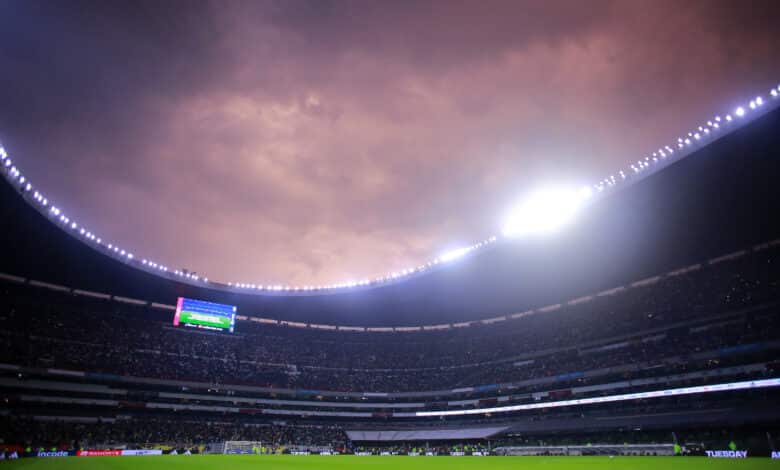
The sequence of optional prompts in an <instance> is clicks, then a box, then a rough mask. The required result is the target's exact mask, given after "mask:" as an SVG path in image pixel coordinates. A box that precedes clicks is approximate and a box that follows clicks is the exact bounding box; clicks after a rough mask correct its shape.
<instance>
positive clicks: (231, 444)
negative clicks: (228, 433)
mask: <svg viewBox="0 0 780 470" xmlns="http://www.w3.org/2000/svg"><path fill="white" fill-rule="evenodd" d="M262 447H263V445H262V443H261V442H260V441H225V447H224V450H223V451H222V452H223V453H225V454H259V453H260V449H261V448H262Z"/></svg>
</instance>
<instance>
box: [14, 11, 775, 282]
mask: <svg viewBox="0 0 780 470" xmlns="http://www.w3.org/2000/svg"><path fill="white" fill-rule="evenodd" d="M778 20H780V2H777V1H767V2H759V1H744V2H736V1H701V2H698V1H688V0H686V1H678V2H668V1H657V0H653V1H634V0H622V1H614V2H610V1H603V2H602V1H557V2H556V1H539V2H537V1H530V2H529V1H520V0H513V1H506V2H502V1H485V0H479V1H477V0H473V1H454V0H453V1H443V0H442V1H431V2H429V1H384V2H375V1H368V0H359V1H346V0H345V1H326V0H312V1H292V0H290V1H268V2H261V1H251V2H250V1H246V2H241V1H227V0H223V1H215V2H202V1H194V0H193V1H153V2H135V1H134V2H130V1H127V2H121V1H108V2H106V1H98V2H94V3H91V2H77V1H61V0H55V1H51V2H39V1H30V0H24V1H15V0H4V1H1V2H0V85H1V86H0V140H2V143H3V144H4V145H5V147H6V149H7V150H8V152H9V154H10V155H11V156H12V158H13V159H14V161H15V162H16V163H17V164H18V165H19V168H20V169H21V170H22V172H23V173H24V174H25V175H26V176H28V177H29V178H30V179H31V180H32V182H33V183H34V184H35V185H36V187H37V188H39V189H41V190H43V191H44V192H45V193H46V195H47V196H48V197H49V199H50V200H52V201H55V202H56V203H57V205H58V207H60V208H62V209H63V210H64V211H66V212H67V213H68V214H70V215H71V216H72V217H73V218H75V219H76V220H78V221H79V222H80V223H81V225H82V226H85V227H87V228H88V229H90V230H92V231H94V232H95V233H97V234H99V235H100V236H101V237H102V238H103V239H104V240H111V241H115V242H117V243H119V244H120V245H121V246H122V247H125V248H127V249H129V250H131V251H132V252H133V253H136V255H137V257H146V258H151V259H155V260H157V261H158V262H161V263H165V264H166V265H168V266H170V267H171V268H172V269H178V268H188V269H191V270H194V271H197V272H199V273H201V274H203V275H207V276H208V277H210V278H211V279H215V280H221V281H225V282H227V281H234V282H235V281H241V282H254V283H262V284H272V283H288V284H300V285H305V284H311V285H316V284H321V283H331V282H340V281H346V280H350V279H363V278H367V277H375V276H378V275H383V274H386V273H388V272H390V271H394V270H400V269H403V268H406V267H411V266H415V265H417V264H419V263H420V262H422V261H426V260H428V259H430V258H433V257H435V256H437V255H439V254H441V253H442V252H443V251H446V250H447V249H451V248H455V247H458V246H462V245H464V244H467V243H472V242H474V241H477V240H480V239H483V238H486V237H488V236H490V235H493V234H495V233H498V232H499V231H500V226H501V220H502V216H503V214H505V213H506V210H507V209H508V208H509V207H510V206H511V205H512V204H513V203H515V202H517V201H518V199H520V198H522V196H523V195H524V194H526V193H527V192H529V191H531V190H533V189H534V188H536V187H538V186H540V185H545V184H549V183H556V184H571V185H575V187H579V186H582V185H584V184H588V183H595V182H596V181H598V180H599V179H601V178H603V177H604V176H607V175H609V174H610V173H613V172H615V171H616V170H618V169H621V168H624V167H625V166H626V165H627V164H629V163H630V162H632V161H635V160H637V159H638V158H640V157H643V156H645V155H646V154H648V153H650V152H652V151H653V150H654V149H657V148H658V147H659V146H660V145H662V144H667V143H671V142H673V141H675V140H676V138H677V137H678V136H679V135H680V134H681V132H682V131H684V130H688V129H691V128H693V127H695V126H698V125H699V124H701V123H702V120H704V121H706V119H707V118H709V117H712V116H714V115H715V114H719V113H723V112H724V111H727V110H729V109H732V107H733V106H735V105H737V104H740V103H744V102H745V100H746V99H750V98H751V97H752V96H754V95H755V94H756V93H764V94H765V93H766V90H768V89H769V88H770V87H771V86H773V85H777V84H778V83H779V82H780V28H778V27H777V24H778Z"/></svg>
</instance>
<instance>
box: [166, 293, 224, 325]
mask: <svg viewBox="0 0 780 470" xmlns="http://www.w3.org/2000/svg"><path fill="white" fill-rule="evenodd" d="M173 324H174V326H179V325H180V324H182V325H184V326H190V327H193V328H202V329H206V330H217V331H230V332H231V333H232V332H233V330H234V328H235V325H236V307H235V306H233V305H224V304H215V303H213V302H206V301H205V300H194V299H187V298H184V297H179V300H178V302H176V314H175V315H174V316H173Z"/></svg>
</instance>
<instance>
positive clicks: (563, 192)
mask: <svg viewBox="0 0 780 470" xmlns="http://www.w3.org/2000/svg"><path fill="white" fill-rule="evenodd" d="M586 197H587V196H586V194H584V193H583V192H577V191H575V190H572V189H568V188H550V189H543V190H540V191H537V192H535V193H533V194H531V196H530V197H529V198H528V199H527V200H526V201H525V202H524V203H522V204H520V205H519V206H517V207H516V208H515V209H514V210H512V212H511V214H510V215H509V217H508V218H507V221H506V223H505V224H504V229H503V233H504V236H506V237H518V236H523V235H531V234H547V233H552V232H555V231H556V230H558V229H560V228H561V227H563V226H564V225H566V224H567V223H569V222H571V220H572V219H573V218H574V216H575V214H576V213H577V211H578V210H579V209H580V207H581V206H582V203H583V202H584V200H585V199H586Z"/></svg>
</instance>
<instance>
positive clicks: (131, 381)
mask: <svg viewBox="0 0 780 470" xmlns="http://www.w3.org/2000/svg"><path fill="white" fill-rule="evenodd" d="M746 93H749V94H747V95H745V96H747V97H748V98H746V99H745V100H744V102H741V103H737V104H735V105H733V106H728V107H723V108H722V109H721V112H720V114H713V115H711V116H701V120H700V124H696V125H695V126H692V127H691V128H690V129H684V130H680V134H679V137H675V138H674V139H671V140H669V141H667V142H658V145H657V148H656V149H655V150H654V151H651V152H646V154H643V155H642V156H641V157H640V156H637V157H635V158H633V160H631V161H630V162H628V163H627V164H626V165H625V167H623V168H616V169H615V172H614V173H612V174H610V175H609V176H607V177H605V178H604V179H602V180H600V181H597V182H592V183H591V184H588V185H586V186H583V187H579V188H574V189H571V188H552V189H547V190H544V191H541V192H539V193H537V194H536V195H535V196H533V197H531V198H530V199H529V200H528V201H527V202H526V203H524V204H523V205H521V206H519V207H518V208H517V210H516V211H515V212H514V213H513V214H512V216H511V217H510V218H509V219H508V220H507V221H506V222H505V224H504V226H503V227H502V230H501V233H496V234H495V235H490V236H488V237H486V238H485V239H483V240H477V241H474V242H472V243H471V244H468V245H463V246H461V247H459V248H456V249H453V250H448V251H447V252H445V253H443V254H441V255H439V256H437V257H435V258H433V259H430V260H426V261H421V262H420V263H419V264H417V265H416V266H410V267H409V268H407V269H403V270H399V271H395V272H391V273H388V274H385V275H379V276H374V277H367V278H365V279H363V280H354V281H339V282H336V283H333V284H310V285H283V284H271V285H261V284H257V283H251V282H243V281H240V280H235V279H231V280H220V279H216V278H210V277H207V276H205V275H203V274H199V273H196V272H193V271H190V270H186V269H180V268H174V267H170V266H168V265H166V264H164V263H160V262H158V261H156V260H154V259H151V258H147V257H145V255H144V253H135V252H131V251H130V250H128V249H126V248H124V247H123V245H122V243H123V242H126V241H113V240H107V239H102V238H101V237H100V236H98V235H97V232H98V230H97V229H94V230H93V229H92V228H91V227H89V226H87V225H86V224H85V225H82V222H81V221H80V220H77V219H76V217H75V216H73V215H71V212H69V211H68V210H67V209H66V208H65V206H64V205H63V206H61V205H59V204H60V203H59V202H58V201H55V200H54V199H53V198H51V196H49V193H48V192H47V189H46V188H45V187H43V186H41V187H39V186H37V185H36V181H33V180H32V179H30V178H28V177H27V176H26V174H25V173H24V168H25V155H23V154H19V153H18V152H16V150H15V149H14V148H13V147H12V146H11V145H9V144H8V143H5V144H4V146H0V173H2V176H3V181H2V182H0V193H1V194H0V220H2V221H3V224H2V230H0V244H2V246H3V247H4V249H3V256H2V257H0V293H2V295H0V318H1V319H2V321H1V322H0V325H2V328H0V396H1V397H2V402H1V403H0V422H1V423H2V426H1V427H0V439H1V440H0V451H1V453H0V457H2V459H3V461H2V462H0V467H8V468H23V467H24V468H41V469H47V468H76V467H78V468H101V469H102V468H128V467H130V468H150V469H156V468H164V467H171V468H195V469H204V470H206V469H214V468H239V469H242V468H254V467H264V468H274V469H277V468H278V469H287V468H306V469H308V468H317V469H319V468H326V469H327V468H347V469H348V468H366V467H371V468H397V467H398V466H401V465H404V466H409V468H421V469H422V468H425V469H428V468H480V469H481V468H488V469H493V468H495V469H501V468H516V467H517V466H519V465H522V466H526V467H528V468H615V469H622V468H627V469H628V468H632V469H633V468H648V469H649V468H661V467H662V466H668V465H674V466H675V468H682V469H685V468H704V467H705V466H706V467H713V468H726V467H728V468H731V467H733V466H735V465H736V466H740V467H741V468H769V466H772V465H776V462H777V459H779V458H780V409H778V406H777V404H778V403H780V334H778V332H779V331H780V329H779V327H780V316H778V306H780V217H778V214H780V187H778V184H777V181H778V180H780V158H778V157H780V85H774V86H773V87H772V88H771V89H765V90H747V91H746ZM93 223H94V222H93ZM92 457H94V458H92ZM735 460H739V462H735Z"/></svg>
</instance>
